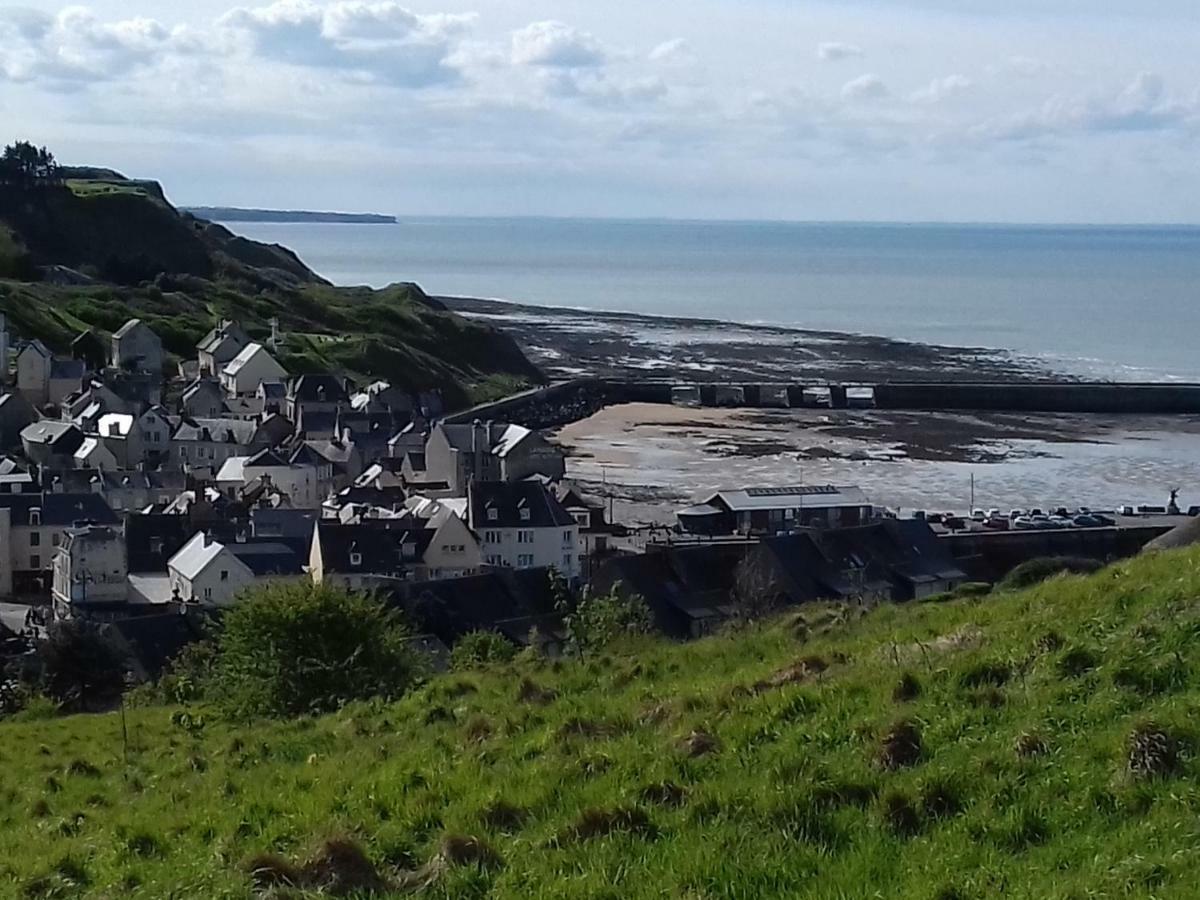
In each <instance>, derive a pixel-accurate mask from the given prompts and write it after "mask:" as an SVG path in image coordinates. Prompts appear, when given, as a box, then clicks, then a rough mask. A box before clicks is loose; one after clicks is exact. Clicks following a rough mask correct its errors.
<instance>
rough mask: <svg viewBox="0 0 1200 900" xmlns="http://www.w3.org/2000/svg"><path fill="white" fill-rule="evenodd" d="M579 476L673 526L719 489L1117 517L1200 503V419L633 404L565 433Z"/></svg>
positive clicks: (642, 518)
mask: <svg viewBox="0 0 1200 900" xmlns="http://www.w3.org/2000/svg"><path fill="white" fill-rule="evenodd" d="M555 440H556V441H558V442H559V443H560V444H561V445H562V446H563V447H564V448H565V449H566V451H567V453H568V466H567V468H568V475H569V476H571V477H573V478H576V479H578V480H580V481H581V482H583V483H584V484H585V486H587V487H589V488H591V489H593V490H596V491H598V492H599V493H611V494H612V495H613V496H614V497H615V506H616V508H617V512H618V516H623V517H624V518H623V520H624V521H629V522H641V523H661V522H670V521H673V514H674V510H675V509H676V508H677V507H679V506H681V505H685V504H687V503H690V502H692V501H694V500H696V499H700V498H702V497H704V496H706V495H707V494H708V493H711V492H712V491H714V490H717V489H719V488H733V487H749V486H754V485H789V484H797V483H806V484H824V483H833V484H857V485H860V486H861V487H863V488H864V489H865V490H866V491H867V494H868V496H870V498H871V500H872V502H874V503H875V504H877V505H886V506H891V507H893V508H900V509H901V510H902V511H904V510H907V511H912V510H913V509H927V510H966V509H967V508H968V507H969V505H970V502H971V494H970V485H971V477H972V476H974V479H975V505H976V506H979V507H984V508H988V507H998V508H1001V509H1004V510H1008V509H1011V508H1014V507H1028V506H1043V507H1045V506H1059V505H1066V506H1079V505H1086V506H1093V507H1097V508H1099V507H1112V506H1115V505H1117V504H1121V503H1135V504H1136V503H1156V504H1165V503H1166V501H1167V495H1168V491H1169V490H1170V489H1171V488H1182V491H1183V492H1182V494H1181V496H1180V499H1181V502H1182V503H1183V504H1184V505H1185V506H1187V505H1190V504H1191V503H1200V452H1198V451H1200V417H1188V416H1092V415H1058V414H1041V415H1012V414H990V413H989V414H975V413H969V414H968V413H919V412H892V411H880V410H863V411H854V410H845V411H843V410H837V411H830V410H779V411H768V410H725V409H688V408H683V407H673V406H658V405H653V404H627V405H623V406H614V407H609V408H607V409H604V410H602V411H601V412H599V413H597V414H596V415H594V416H592V417H590V418H588V419H585V420H583V421H581V422H576V423H573V424H571V425H568V426H566V427H565V428H563V429H561V430H560V431H559V432H558V433H557V434H556V435H555Z"/></svg>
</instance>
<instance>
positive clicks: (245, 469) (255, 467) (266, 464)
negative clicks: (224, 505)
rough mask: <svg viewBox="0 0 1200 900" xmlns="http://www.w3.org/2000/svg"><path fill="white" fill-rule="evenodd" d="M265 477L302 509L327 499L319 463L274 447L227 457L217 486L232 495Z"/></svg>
mask: <svg viewBox="0 0 1200 900" xmlns="http://www.w3.org/2000/svg"><path fill="white" fill-rule="evenodd" d="M264 479H267V480H268V481H269V482H270V484H271V485H273V486H274V487H275V488H277V489H279V490H280V491H281V492H283V493H284V494H286V495H287V496H288V499H290V500H291V501H292V506H293V507H296V508H298V509H316V508H318V507H319V506H320V505H321V501H322V500H324V489H323V487H322V484H323V483H322V480H321V478H320V475H319V473H318V470H317V467H316V466H315V465H313V464H311V463H309V462H303V461H300V459H298V458H297V459H296V460H295V461H289V460H288V459H286V458H284V457H283V456H280V455H279V454H278V453H276V452H274V451H273V450H263V451H261V452H259V453H256V454H255V455H254V456H235V457H232V458H230V459H227V460H225V462H224V464H223V465H222V466H221V469H220V471H218V472H217V479H216V481H217V488H218V489H219V490H220V491H221V492H222V493H223V494H225V495H226V496H230V495H236V494H237V493H238V492H239V491H240V490H241V489H242V488H248V487H252V486H253V485H256V484H258V483H259V482H261V481H263V480H264Z"/></svg>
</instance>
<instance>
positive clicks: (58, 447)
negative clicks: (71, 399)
mask: <svg viewBox="0 0 1200 900" xmlns="http://www.w3.org/2000/svg"><path fill="white" fill-rule="evenodd" d="M21 440H23V441H29V443H31V444H44V445H47V446H51V447H53V448H54V450H55V452H56V453H63V454H66V453H74V452H75V451H76V450H78V449H79V446H80V445H81V444H82V443H83V432H82V431H80V430H79V429H78V428H77V427H76V426H75V425H73V424H72V423H71V422H61V421H55V420H53V419H43V420H42V421H40V422H34V423H33V424H32V425H27V426H26V427H25V428H24V429H22V431H21Z"/></svg>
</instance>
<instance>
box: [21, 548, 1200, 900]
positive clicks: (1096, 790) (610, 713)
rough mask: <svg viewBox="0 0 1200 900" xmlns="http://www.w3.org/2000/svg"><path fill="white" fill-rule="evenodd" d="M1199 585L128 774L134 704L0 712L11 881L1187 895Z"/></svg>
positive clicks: (437, 697) (869, 632)
mask: <svg viewBox="0 0 1200 900" xmlns="http://www.w3.org/2000/svg"><path fill="white" fill-rule="evenodd" d="M1198 597H1200V552H1196V551H1182V552H1176V553H1172V554H1163V555H1158V556H1151V557H1143V558H1140V559H1137V560H1134V561H1131V562H1128V563H1122V564H1119V565H1116V566H1114V567H1112V568H1109V569H1106V570H1104V571H1102V572H1100V573H1099V574H1096V575H1094V576H1090V577H1087V578H1072V577H1061V578H1056V579H1053V580H1051V581H1048V582H1046V583H1044V584H1043V585H1041V586H1039V587H1036V588H1034V589H1031V590H1028V591H1024V592H1019V593H1008V594H996V595H993V596H991V597H986V598H982V599H975V600H959V601H951V602H946V603H935V604H922V605H910V606H904V607H899V606H885V607H882V608H880V609H877V610H875V611H873V612H871V613H869V614H867V615H864V616H859V615H856V614H852V613H849V612H848V611H847V610H845V609H839V608H833V607H806V608H804V609H802V610H799V611H797V612H794V613H792V614H791V615H789V616H786V617H784V618H783V619H780V620H777V621H775V622H772V623H771V624H769V625H767V626H763V627H758V628H747V629H745V630H742V631H740V632H737V633H731V634H728V635H723V636H719V637H714V638H711V639H707V640H702V641H698V642H695V643H691V644H687V645H673V644H670V643H665V642H654V641H646V642H644V643H641V644H639V645H637V646H634V647H630V648H627V649H626V650H623V651H622V652H619V653H618V652H613V653H611V654H609V655H606V656H604V657H598V658H595V659H590V660H587V661H584V662H582V663H581V662H577V661H574V660H570V661H561V662H555V663H538V662H536V661H522V662H518V663H515V664H512V665H511V666H505V667H502V668H495V669H490V670H489V669H485V670H479V671H475V672H468V673H459V674H452V675H447V676H439V677H435V678H433V679H432V680H431V681H430V682H429V683H428V684H427V685H425V686H424V687H422V688H420V689H419V690H418V691H417V692H415V693H413V694H411V695H410V696H409V697H407V698H406V699H405V700H404V701H402V702H400V703H397V704H395V705H390V706H386V705H382V704H381V705H377V706H371V705H358V706H354V707H351V708H347V709H345V710H344V711H343V712H341V713H340V714H338V715H333V716H329V717H326V718H319V719H305V720H301V721H293V722H287V723H258V724H254V725H252V726H238V725H235V724H230V723H227V722H222V721H220V720H217V719H215V718H211V717H206V715H205V714H204V713H203V711H197V710H194V709H193V710H191V711H189V713H188V716H189V717H190V718H189V717H183V716H181V715H179V714H177V711H175V710H172V709H164V708H151V709H141V710H136V711H133V712H132V713H131V714H130V716H129V734H130V749H129V757H128V761H127V762H126V761H125V760H124V759H123V754H122V741H121V720H120V718H119V716H117V715H105V716H96V717H87V718H85V717H77V718H71V719H65V720H58V721H46V722H27V723H9V724H5V725H0V773H2V774H0V779H2V781H0V803H2V805H0V810H2V812H0V845H3V846H4V847H6V848H7V850H6V853H5V854H4V856H3V857H2V858H0V894H3V895H4V896H26V897H50V896H77V895H83V896H94V897H112V896H117V895H121V896H128V897H165V896H174V897H249V896H252V895H253V893H254V887H253V885H252V883H251V879H250V877H249V876H248V875H247V874H245V871H244V870H245V866H246V863H247V860H250V859H251V858H252V857H254V856H255V855H256V854H263V853H266V852H272V853H276V854H278V857H274V858H261V857H260V858H259V859H258V860H257V862H256V863H255V865H257V866H258V867H259V868H260V869H261V870H262V871H264V872H272V873H275V874H276V875H279V874H281V873H282V874H286V873H288V872H291V874H292V875H295V874H296V872H295V871H294V870H292V869H291V868H290V866H291V865H292V864H296V865H300V864H302V863H303V862H304V861H305V860H308V859H310V857H311V854H313V853H314V852H315V853H316V854H317V856H316V858H317V860H318V862H317V868H318V869H319V870H320V871H322V872H325V873H326V874H328V873H329V872H330V871H331V870H337V871H344V872H351V871H353V872H355V873H357V875H356V879H357V882H356V883H358V884H369V883H371V882H372V881H375V883H376V885H377V886H379V885H385V884H386V885H388V886H390V887H391V888H392V889H394V892H395V893H397V895H399V892H400V890H401V889H402V888H403V889H411V888H414V887H416V886H422V887H424V889H425V891H426V895H427V896H434V897H447V898H449V897H455V898H462V897H512V898H518V897H519V898H531V897H538V898H564V897H580V898H582V897H614V898H615V897H621V898H636V897H647V898H648V897H679V898H716V897H730V898H733V897H738V898H752V897H753V898H758V897H789V898H791V897H813V898H829V897H889V898H921V900H929V898H943V900H948V898H959V897H964V898H971V897H980V898H982V897H995V896H1005V897H1014V898H1015V897H1023V898H1046V897H1079V898H1084V897H1088V898H1093V897H1127V896H1154V897H1191V896H1194V895H1195V884H1196V880H1197V876H1198V875H1200V855H1198V852H1197V847H1198V846H1200V842H1198V834H1197V832H1198V830H1200V825H1198V824H1197V823H1198V821H1200V820H1198V818H1197V810H1198V808H1200V789H1198V788H1197V781H1196V776H1197V774H1198V769H1200V763H1198V762H1197V760H1196V758H1195V752H1194V751H1195V746H1196V745H1195V740H1196V735H1197V726H1196V724H1195V723H1196V721H1197V719H1196V714H1197V712H1198V711H1200V666H1198V659H1197V650H1196V636H1197V634H1198V633H1200V600H1198V599H1197V598H1198ZM173 723H174V724H173ZM468 838H471V839H474V840H468ZM354 846H358V847H361V848H362V850H363V851H364V852H365V854H366V860H365V861H364V860H362V859H357V858H356V857H355V853H354V851H353V847H354ZM322 867H323V868H322ZM310 871H312V870H311V869H310ZM405 873H407V874H405ZM376 879H378V880H376ZM55 891H57V893H55Z"/></svg>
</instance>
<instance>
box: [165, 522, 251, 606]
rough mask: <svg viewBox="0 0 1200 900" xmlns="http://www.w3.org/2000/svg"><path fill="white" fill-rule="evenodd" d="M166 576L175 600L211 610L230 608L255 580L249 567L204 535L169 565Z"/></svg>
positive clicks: (182, 550) (185, 546) (174, 557)
mask: <svg viewBox="0 0 1200 900" xmlns="http://www.w3.org/2000/svg"><path fill="white" fill-rule="evenodd" d="M167 576H168V578H169V579H170V589H171V594H172V596H174V597H177V598H178V599H179V601H180V602H183V603H194V604H200V605H203V606H208V607H223V606H229V605H231V604H232V603H233V601H234V600H235V599H236V598H237V595H238V594H240V593H241V592H242V591H243V590H245V589H246V588H247V587H249V586H250V585H251V584H253V583H254V580H255V574H254V571H253V570H252V569H251V568H250V566H248V565H247V564H246V563H244V562H243V561H242V560H240V559H238V557H237V556H235V555H234V554H233V553H232V552H231V551H230V550H229V548H228V547H227V546H226V545H225V544H222V543H221V542H220V541H217V540H216V539H214V538H213V537H212V536H211V535H209V534H207V533H206V532H203V531H201V532H198V533H197V534H196V535H195V536H194V537H193V538H192V539H191V540H190V541H188V542H187V543H186V544H184V545H183V548H182V549H181V550H180V551H179V552H178V553H176V554H175V555H174V556H172V557H171V558H170V559H169V560H168V561H167Z"/></svg>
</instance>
